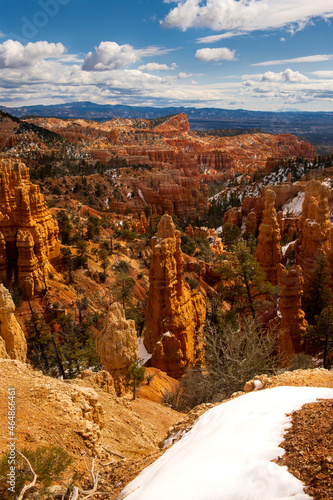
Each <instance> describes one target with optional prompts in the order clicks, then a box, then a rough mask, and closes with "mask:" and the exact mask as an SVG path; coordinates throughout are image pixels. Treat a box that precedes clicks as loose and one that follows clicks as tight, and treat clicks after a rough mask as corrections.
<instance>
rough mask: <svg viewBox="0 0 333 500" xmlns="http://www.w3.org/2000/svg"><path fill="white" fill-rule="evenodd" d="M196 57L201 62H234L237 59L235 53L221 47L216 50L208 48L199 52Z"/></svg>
mask: <svg viewBox="0 0 333 500" xmlns="http://www.w3.org/2000/svg"><path fill="white" fill-rule="evenodd" d="M195 57H196V58H197V59H198V60H199V61H233V60H234V59H235V51H234V50H230V49H228V48H227V47H219V48H216V49H210V48H207V47H206V48H204V49H199V50H197V51H196V53H195Z"/></svg>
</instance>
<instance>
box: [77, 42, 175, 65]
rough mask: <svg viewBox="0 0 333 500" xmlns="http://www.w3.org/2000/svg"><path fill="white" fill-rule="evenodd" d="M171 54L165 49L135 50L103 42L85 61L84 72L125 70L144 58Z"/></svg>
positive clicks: (130, 47) (129, 46)
mask: <svg viewBox="0 0 333 500" xmlns="http://www.w3.org/2000/svg"><path fill="white" fill-rule="evenodd" d="M167 52H170V50H169V49H165V48H163V47H146V48H143V49H135V48H134V47H132V45H129V44H125V45H118V44H117V43H116V42H101V43H100V44H99V46H98V47H96V48H95V52H89V53H88V54H87V56H86V58H85V60H84V63H83V66H82V69H83V70H84V71H110V70H117V69H123V68H126V67H127V66H130V65H131V64H133V63H135V62H137V61H139V60H140V59H141V58H142V57H151V56H156V55H161V54H166V53H167Z"/></svg>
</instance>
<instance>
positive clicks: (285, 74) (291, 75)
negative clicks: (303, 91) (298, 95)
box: [260, 68, 309, 82]
mask: <svg viewBox="0 0 333 500" xmlns="http://www.w3.org/2000/svg"><path fill="white" fill-rule="evenodd" d="M308 80H309V79H308V77H307V76H305V75H302V73H300V72H299V71H292V70H291V69H289V68H288V69H286V70H285V71H280V72H279V73H274V72H273V71H266V73H264V74H263V75H262V77H261V79H260V81H261V82H306V81H308Z"/></svg>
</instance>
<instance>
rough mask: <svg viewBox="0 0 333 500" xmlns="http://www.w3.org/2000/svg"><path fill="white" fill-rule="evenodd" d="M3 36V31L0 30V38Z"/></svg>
mask: <svg viewBox="0 0 333 500" xmlns="http://www.w3.org/2000/svg"><path fill="white" fill-rule="evenodd" d="M4 36H6V35H5V33H4V32H3V31H1V30H0V38H3V37H4Z"/></svg>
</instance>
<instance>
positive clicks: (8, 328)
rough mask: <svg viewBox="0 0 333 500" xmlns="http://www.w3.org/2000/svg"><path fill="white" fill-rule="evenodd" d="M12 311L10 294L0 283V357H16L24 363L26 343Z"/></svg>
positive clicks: (13, 308) (13, 309) (12, 303)
mask: <svg viewBox="0 0 333 500" xmlns="http://www.w3.org/2000/svg"><path fill="white" fill-rule="evenodd" d="M14 312H15V306H14V302H13V300H12V297H11V295H10V293H9V291H8V290H7V288H5V287H4V286H3V285H2V284H0V358H11V359H17V360H19V361H22V362H23V363H24V362H25V361H26V358H27V343H26V340H25V336H24V333H23V330H22V328H21V326H20V324H19V323H18V321H17V319H16V318H15V315H14Z"/></svg>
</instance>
